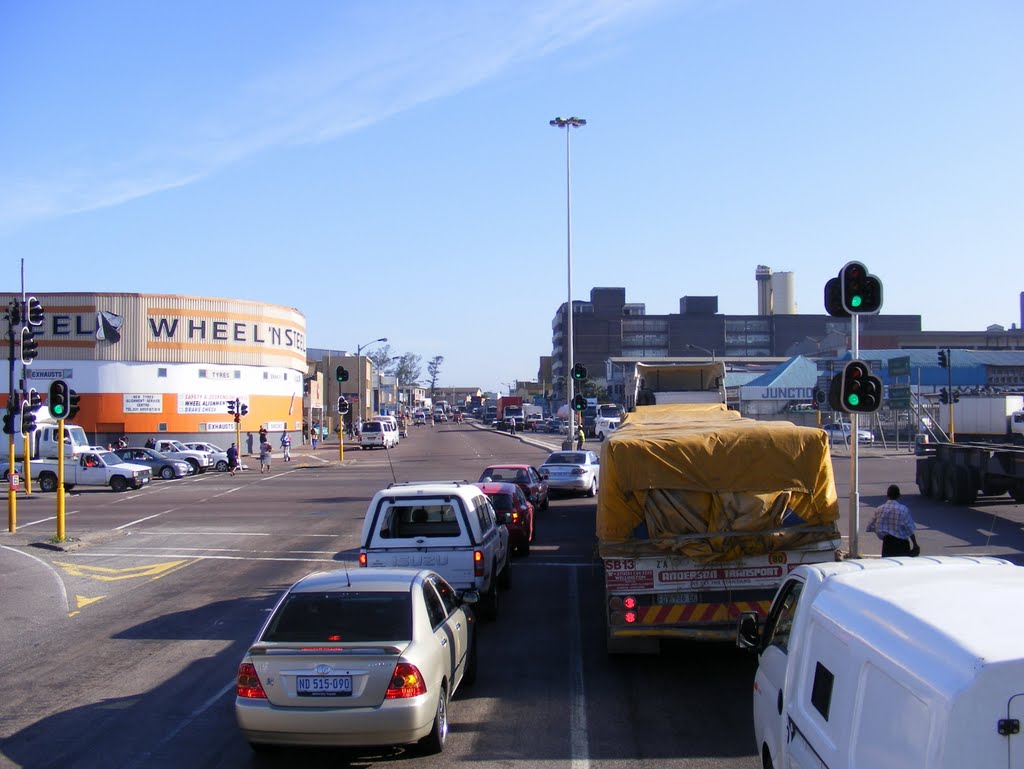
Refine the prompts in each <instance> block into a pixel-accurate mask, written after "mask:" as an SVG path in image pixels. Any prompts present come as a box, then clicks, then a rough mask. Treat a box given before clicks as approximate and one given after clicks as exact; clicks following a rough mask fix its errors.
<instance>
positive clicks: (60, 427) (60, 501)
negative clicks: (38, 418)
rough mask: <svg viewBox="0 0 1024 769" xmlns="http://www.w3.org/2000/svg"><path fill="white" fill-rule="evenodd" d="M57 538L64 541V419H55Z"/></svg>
mask: <svg viewBox="0 0 1024 769" xmlns="http://www.w3.org/2000/svg"><path fill="white" fill-rule="evenodd" d="M57 445H58V446H60V450H59V451H58V452H57V539H58V540H59V541H61V542H63V541H64V420H63V419H58V420H57Z"/></svg>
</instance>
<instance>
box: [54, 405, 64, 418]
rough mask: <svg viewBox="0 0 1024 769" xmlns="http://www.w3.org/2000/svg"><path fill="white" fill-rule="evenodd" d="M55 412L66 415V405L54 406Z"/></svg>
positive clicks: (58, 414)
mask: <svg viewBox="0 0 1024 769" xmlns="http://www.w3.org/2000/svg"><path fill="white" fill-rule="evenodd" d="M53 413H54V414H56V415H57V416H64V407H63V406H60V405H56V406H54V407H53Z"/></svg>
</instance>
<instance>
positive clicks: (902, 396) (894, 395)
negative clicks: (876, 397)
mask: <svg viewBox="0 0 1024 769" xmlns="http://www.w3.org/2000/svg"><path fill="white" fill-rule="evenodd" d="M889 408H893V409H909V408H910V385H889Z"/></svg>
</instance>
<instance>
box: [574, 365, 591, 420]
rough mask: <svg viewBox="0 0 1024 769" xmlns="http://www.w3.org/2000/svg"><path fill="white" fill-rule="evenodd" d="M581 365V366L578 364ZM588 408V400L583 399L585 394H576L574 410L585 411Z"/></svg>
mask: <svg viewBox="0 0 1024 769" xmlns="http://www.w3.org/2000/svg"><path fill="white" fill-rule="evenodd" d="M576 365H579V364H576ZM586 407H587V399H586V398H584V397H583V393H576V395H574V396H573V399H572V410H573V411H583V410H584V409H585V408H586Z"/></svg>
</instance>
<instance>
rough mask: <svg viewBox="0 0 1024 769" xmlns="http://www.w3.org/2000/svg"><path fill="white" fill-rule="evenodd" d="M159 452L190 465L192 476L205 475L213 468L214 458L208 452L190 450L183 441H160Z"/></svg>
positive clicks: (157, 445) (157, 446)
mask: <svg viewBox="0 0 1024 769" xmlns="http://www.w3.org/2000/svg"><path fill="white" fill-rule="evenodd" d="M153 448H155V449H156V450H157V451H159V452H160V453H161V454H166V455H167V456H169V457H170V458H171V459H181V460H184V461H185V462H188V463H189V466H190V467H191V468H192V475H195V474H196V473H205V472H206V471H207V470H209V469H210V468H211V467H213V466H214V465H213V457H212V456H211V455H210V453H209V452H208V451H197V450H195V449H190V448H189V447H188V446H186V445H185V444H184V443H182V442H181V441H175V440H170V439H167V438H164V439H158V440H157V442H156V446H154V447H153Z"/></svg>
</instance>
